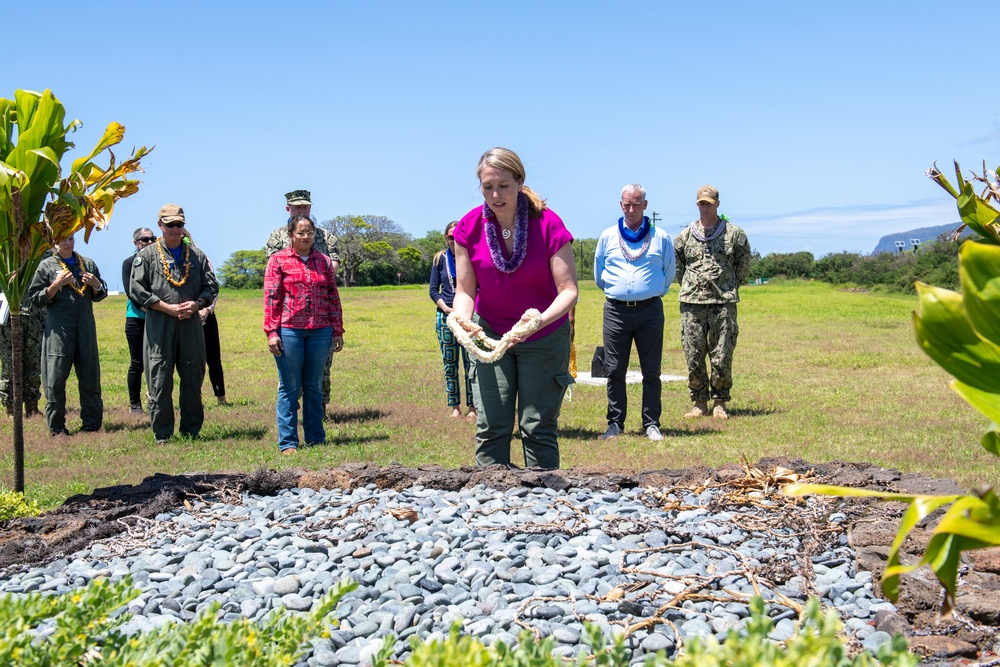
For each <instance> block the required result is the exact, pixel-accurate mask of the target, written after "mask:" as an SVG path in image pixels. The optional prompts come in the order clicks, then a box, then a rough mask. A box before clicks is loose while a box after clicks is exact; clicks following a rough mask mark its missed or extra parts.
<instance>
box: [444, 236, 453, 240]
mask: <svg viewBox="0 0 1000 667" xmlns="http://www.w3.org/2000/svg"><path fill="white" fill-rule="evenodd" d="M444 240H445V241H454V240H455V237H454V236H446V237H444Z"/></svg>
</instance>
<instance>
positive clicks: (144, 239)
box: [136, 236, 156, 243]
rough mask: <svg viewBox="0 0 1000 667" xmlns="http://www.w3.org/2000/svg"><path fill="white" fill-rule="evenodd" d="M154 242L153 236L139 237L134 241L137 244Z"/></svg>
mask: <svg viewBox="0 0 1000 667" xmlns="http://www.w3.org/2000/svg"><path fill="white" fill-rule="evenodd" d="M155 240H156V237H155V236H140V237H139V238H137V239H136V241H138V242H139V243H152V242H153V241H155Z"/></svg>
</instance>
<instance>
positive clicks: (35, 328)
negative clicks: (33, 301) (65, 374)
mask: <svg viewBox="0 0 1000 667" xmlns="http://www.w3.org/2000/svg"><path fill="white" fill-rule="evenodd" d="M12 326H13V325H12V324H11V323H10V322H9V321H8V322H7V324H5V325H4V326H2V327H0V348H2V355H0V362H2V366H3V372H2V373H0V400H2V402H3V404H4V407H12V406H13V405H14V385H13V383H12V382H11V375H10V369H11V366H12V365H13V361H12V359H11V355H12V353H13V348H12V347H11V345H12V343H13V339H12V338H11V333H12ZM44 332H45V309H44V308H37V307H36V308H32V309H31V310H30V311H27V312H26V311H25V310H24V309H23V308H22V309H21V336H22V339H23V340H24V350H23V352H22V353H21V354H22V358H21V361H22V374H21V377H22V379H23V381H24V384H23V385H22V389H21V391H22V393H23V395H24V401H25V402H26V403H28V402H32V401H33V402H35V403H37V402H38V400H39V399H40V398H41V397H42V391H41V386H42V334H43V333H44Z"/></svg>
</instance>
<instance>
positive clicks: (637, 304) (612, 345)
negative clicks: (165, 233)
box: [594, 183, 675, 440]
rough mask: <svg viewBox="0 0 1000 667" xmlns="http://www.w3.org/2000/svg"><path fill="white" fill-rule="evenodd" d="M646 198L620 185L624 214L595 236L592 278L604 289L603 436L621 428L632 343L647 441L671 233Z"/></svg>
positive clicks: (657, 436)
mask: <svg viewBox="0 0 1000 667" xmlns="http://www.w3.org/2000/svg"><path fill="white" fill-rule="evenodd" d="M648 204H649V202H647V201H646V190H645V188H643V187H642V186H641V185H638V184H636V183H630V184H629V185H626V186H625V187H624V188H622V199H621V207H622V213H623V214H624V215H623V216H622V217H621V218H619V219H618V224H617V225H613V226H611V227H608V228H607V229H606V230H604V232H603V233H602V234H601V237H600V238H599V239H598V240H597V250H596V252H595V253H594V280H595V281H596V282H597V286H598V287H600V288H601V289H602V290H604V295H605V297H607V301H606V303H605V304H604V360H605V363H606V365H607V368H608V430H607V431H606V432H605V433H604V435H602V436H601V438H603V439H607V438H613V437H615V436H618V435H621V434H622V433H623V432H624V429H625V416H626V412H627V410H628V395H627V393H626V389H625V373H626V371H628V363H629V357H630V355H631V353H632V342H633V341H635V349H636V352H637V353H638V355H639V367H640V368H641V369H642V427H643V429H644V430H645V432H646V435H647V436H648V437H649V439H650V440H663V435H662V434H661V433H660V409H661V408H660V363H661V361H662V357H663V300H662V297H663V295H664V294H666V293H667V290H669V289H670V283H671V282H673V280H674V271H675V264H674V262H675V259H674V246H673V243H671V240H670V235H669V234H667V233H666V232H665V231H663V230H662V229H659V228H658V227H656V225H654V224H653V223H652V222H651V221H650V220H649V218H648V217H646V216H644V215H643V213H644V212H645V210H646V206H648Z"/></svg>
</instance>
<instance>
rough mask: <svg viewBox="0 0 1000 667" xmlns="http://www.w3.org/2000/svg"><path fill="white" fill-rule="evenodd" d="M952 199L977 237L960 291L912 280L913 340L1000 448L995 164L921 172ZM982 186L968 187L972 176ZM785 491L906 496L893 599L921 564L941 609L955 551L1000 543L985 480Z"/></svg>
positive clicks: (888, 580) (950, 585)
mask: <svg viewBox="0 0 1000 667" xmlns="http://www.w3.org/2000/svg"><path fill="white" fill-rule="evenodd" d="M927 175H928V176H929V177H930V178H932V179H933V180H934V181H935V182H936V183H937V184H938V185H940V186H941V187H942V188H944V189H945V190H946V191H947V192H948V193H949V194H951V196H953V197H955V199H956V200H957V203H958V212H959V215H961V218H962V222H963V223H964V224H963V225H962V227H960V228H959V229H958V230H956V235H957V233H959V232H961V231H962V229H963V228H965V227H966V226H967V227H970V228H971V229H972V230H974V231H975V232H977V233H978V234H979V236H980V237H981V238H980V239H976V240H967V241H965V243H963V244H962V247H961V249H960V251H959V276H960V278H961V284H962V293H961V294H958V293H956V292H952V291H950V290H946V289H941V288H938V287H932V286H930V285H925V284H923V283H919V282H918V283H917V296H918V299H919V301H918V304H917V310H916V311H915V312H914V313H913V324H914V327H915V329H916V335H917V342H918V343H919V344H920V348H921V349H922V350H923V351H924V352H926V353H927V355H928V356H929V357H930V358H931V359H933V360H934V361H936V362H937V363H938V364H939V365H940V366H941V367H942V368H944V369H945V370H946V371H948V372H949V373H951V374H952V375H953V376H954V379H953V380H952V381H951V387H952V389H954V390H955V392H956V393H957V394H958V395H959V396H961V397H962V398H963V399H965V401H966V402H967V403H969V405H971V406H972V407H974V408H975V409H976V410H978V411H979V412H981V413H983V414H984V415H985V416H986V417H988V418H989V419H990V422H991V423H990V426H989V428H988V430H987V431H986V434H985V435H983V437H982V440H981V444H982V446H983V448H984V449H985V450H986V451H988V452H990V453H991V454H993V455H994V456H1000V430H998V426H997V424H998V423H1000V211H998V210H997V208H996V207H994V205H993V204H992V203H991V202H993V203H996V204H1000V183H998V181H997V172H996V171H990V170H988V169H987V168H986V166H985V164H984V165H983V174H982V176H977V175H974V176H973V178H972V179H971V180H966V179H964V178H963V177H962V172H961V169H960V168H959V166H958V163H957V162H956V163H955V175H956V177H957V179H958V187H957V188H956V187H954V186H953V185H952V184H951V183H950V182H949V181H948V179H946V178H945V177H944V175H943V174H941V172H940V171H938V169H937V167H936V166H935V167H934V168H933V169H931V170H929V171H928V172H927ZM976 183H978V184H981V185H982V190H981V191H980V193H978V194H977V193H976V190H975V184H976ZM785 492H786V493H789V494H791V495H804V494H809V493H820V494H827V495H836V496H844V497H847V496H869V497H877V498H882V499H884V500H895V501H902V502H906V503H909V507H908V508H907V509H906V511H905V512H904V514H903V518H902V521H901V523H900V526H899V530H898V532H897V533H896V538H895V540H894V542H893V544H892V549H891V551H890V553H889V559H888V562H887V567H886V570H885V574H884V576H883V578H882V591H883V592H884V593H885V595H886V597H888V598H889V599H891V600H894V601H895V600H896V599H897V598H898V595H899V576H900V575H901V574H905V573H906V572H909V571H911V570H914V569H916V568H918V567H922V566H924V565H927V566H929V567H930V568H931V569H932V570H933V572H934V575H935V576H936V577H937V579H938V581H939V582H940V583H941V585H942V586H943V587H944V589H945V598H944V602H943V607H942V610H941V611H942V613H943V614H948V613H949V612H950V611H951V608H952V606H953V604H954V601H955V587H956V583H957V578H958V566H959V558H960V556H961V555H962V552H963V551H970V550H973V549H982V548H985V547H990V546H996V545H1000V499H998V497H997V493H996V491H995V490H994V489H993V488H992V487H987V488H983V489H981V490H979V491H978V492H977V493H976V494H975V495H951V496H929V495H905V494H896V493H881V492H877V491H868V490H865V489H849V488H843V487H835V486H825V485H815V484H793V485H789V487H787V488H786V490H785ZM944 507H947V508H948V509H947V511H946V512H945V513H944V516H943V517H942V518H941V520H940V521H938V523H937V525H936V526H935V528H934V531H933V533H932V535H931V538H930V540H929V542H928V544H927V548H926V550H925V551H924V555H923V557H922V558H921V559H920V562H919V563H917V564H916V565H902V564H901V563H900V559H899V549H900V547H901V546H902V544H903V541H904V540H905V539H906V536H907V535H908V534H909V533H910V531H911V530H912V529H913V527H914V526H916V525H917V523H919V522H920V521H921V520H923V519H924V518H926V517H927V516H928V515H929V514H931V513H932V512H934V511H935V510H937V509H939V508H944Z"/></svg>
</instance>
